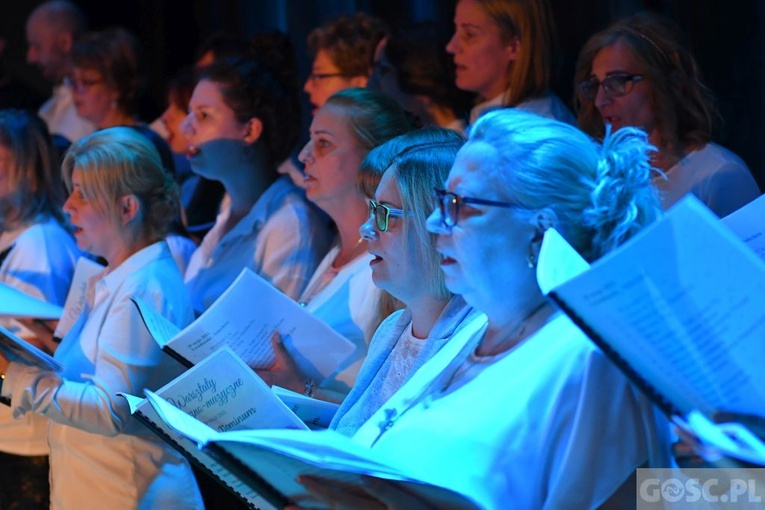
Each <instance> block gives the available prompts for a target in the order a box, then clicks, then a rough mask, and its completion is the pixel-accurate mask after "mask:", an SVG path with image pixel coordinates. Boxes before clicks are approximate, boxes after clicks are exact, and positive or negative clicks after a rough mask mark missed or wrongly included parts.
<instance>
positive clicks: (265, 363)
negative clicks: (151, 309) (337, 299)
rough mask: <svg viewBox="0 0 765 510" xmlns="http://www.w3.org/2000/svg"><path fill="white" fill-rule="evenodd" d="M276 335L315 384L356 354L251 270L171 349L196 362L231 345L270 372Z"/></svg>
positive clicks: (178, 337)
mask: <svg viewBox="0 0 765 510" xmlns="http://www.w3.org/2000/svg"><path fill="white" fill-rule="evenodd" d="M275 333H279V334H280V335H281V336H282V338H283V340H284V343H285V345H286V346H287V347H289V349H294V350H296V351H298V352H299V353H300V354H301V356H300V359H299V360H296V361H297V363H298V364H299V366H300V369H301V372H302V373H303V374H304V375H305V376H307V377H312V378H315V379H317V380H322V379H324V378H326V377H328V376H329V375H330V374H332V373H333V372H334V371H335V369H336V368H337V367H338V366H339V365H340V364H341V363H342V362H343V361H345V359H347V358H348V356H350V355H351V354H352V353H353V352H354V351H355V346H354V345H353V343H352V342H350V341H349V340H347V339H346V338H344V337H343V336H341V335H340V334H338V333H337V332H335V331H334V330H333V329H332V328H330V327H329V326H328V325H327V324H325V323H324V322H322V321H321V320H320V319H318V318H316V317H314V316H313V315H311V314H310V313H309V312H308V311H306V310H305V309H304V308H303V307H301V306H300V305H298V304H297V303H296V302H295V301H293V300H292V299H290V298H289V297H287V296H286V295H284V294H283V293H282V292H281V291H279V290H278V289H276V288H275V287H274V286H273V285H271V284H270V283H268V282H267V281H265V280H264V279H263V278H261V277H260V276H258V275H257V274H255V273H254V272H253V271H251V270H250V269H243V270H242V272H241V273H240V274H239V276H238V277H237V279H236V280H235V281H234V283H232V284H231V286H230V287H229V288H228V289H227V290H226V292H224V293H223V294H222V295H221V296H220V297H219V298H218V300H217V301H215V303H213V304H212V306H210V308H208V309H207V310H206V311H205V312H204V313H203V314H202V315H200V316H199V318H197V320H195V321H194V322H193V323H191V324H190V325H189V326H187V327H186V328H185V329H184V330H182V331H181V332H180V333H178V334H177V335H176V336H175V337H174V338H173V339H172V340H170V341H169V342H168V344H167V345H168V347H170V348H171V349H173V350H174V351H176V352H177V353H178V354H180V355H181V356H183V357H184V358H186V359H187V360H189V361H191V362H192V363H198V362H199V361H201V360H202V359H204V358H205V357H207V356H209V355H210V354H212V353H213V352H214V351H215V350H216V349H218V348H219V347H221V346H223V345H227V346H229V347H230V348H231V349H232V350H233V351H234V352H235V353H237V355H239V356H240V357H241V358H242V359H243V360H244V361H245V363H247V365H249V366H250V367H253V368H268V367H270V366H271V365H272V364H273V363H274V360H275V357H274V351H273V347H272V345H271V339H272V337H273V336H274V334H275Z"/></svg>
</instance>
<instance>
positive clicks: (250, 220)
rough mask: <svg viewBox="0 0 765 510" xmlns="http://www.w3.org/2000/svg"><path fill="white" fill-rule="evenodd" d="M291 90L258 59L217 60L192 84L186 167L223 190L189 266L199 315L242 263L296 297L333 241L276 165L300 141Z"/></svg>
mask: <svg viewBox="0 0 765 510" xmlns="http://www.w3.org/2000/svg"><path fill="white" fill-rule="evenodd" d="M296 94H297V92H296V91H294V90H291V89H290V88H288V87H285V86H284V85H283V84H282V83H281V82H280V81H279V80H277V79H276V78H275V77H274V76H273V74H272V73H271V72H270V71H269V70H268V68H267V67H266V66H264V65H262V64H261V63H260V62H259V61H258V60H257V59H236V60H226V59H224V60H219V61H217V62H215V63H213V64H211V65H210V66H209V67H206V68H205V69H204V70H203V71H202V74H201V76H200V80H199V82H198V83H197V85H196V87H195V88H194V93H193V95H192V96H191V101H190V103H189V114H188V116H187V117H186V120H184V122H183V124H182V129H183V133H184V135H185V137H186V141H187V155H188V157H189V160H190V162H191V169H192V170H193V171H194V172H195V173H197V174H199V175H201V176H202V177H205V178H207V179H210V180H214V181H218V182H220V183H221V184H223V187H224V188H225V190H226V193H227V197H228V201H227V204H225V205H224V206H222V211H221V213H220V214H219V215H218V218H217V219H216V222H215V225H214V226H213V228H212V229H211V230H210V231H209V232H208V233H207V235H206V236H205V238H204V239H203V240H202V243H201V244H200V246H199V248H198V249H197V251H196V252H195V253H194V255H193V257H192V258H191V262H190V263H189V267H188V269H187V270H186V275H185V280H186V285H187V288H188V289H189V292H190V293H191V297H192V301H193V302H194V308H195V310H196V311H197V312H199V313H201V312H203V311H204V310H206V309H207V308H208V307H209V306H210V305H211V304H212V303H213V302H214V301H215V300H216V299H217V298H218V297H219V296H220V295H221V294H222V293H223V292H224V291H225V290H226V289H227V288H228V286H229V285H230V284H231V283H233V281H234V280H235V279H236V277H237V276H238V275H239V273H240V272H241V271H242V269H243V268H245V267H247V268H250V269H252V270H253V271H254V272H256V273H257V274H259V275H260V276H261V277H263V278H264V279H265V280H267V281H269V282H270V283H272V284H273V285H274V286H275V287H276V288H278V289H279V290H281V291H282V292H284V293H285V294H286V295H288V296H290V297H291V298H293V299H296V298H298V297H299V296H300V294H301V293H302V292H303V289H305V287H306V284H307V283H308V280H309V279H310V278H311V275H312V274H313V272H314V270H315V269H316V267H317V265H318V263H319V261H320V260H321V257H323V256H324V254H325V253H326V251H327V249H328V248H329V244H330V243H331V241H332V234H331V232H330V231H329V228H328V224H327V220H326V218H325V217H324V216H323V215H322V214H321V213H320V212H319V211H318V210H317V209H316V208H314V207H313V206H312V205H311V204H309V203H308V202H307V201H306V199H305V194H304V192H303V191H302V190H301V189H299V188H298V187H296V186H295V185H294V184H293V183H292V181H291V180H290V178H289V177H288V176H282V177H278V174H277V172H276V166H277V165H278V164H279V163H281V162H282V161H283V160H284V159H285V158H286V157H287V155H288V154H289V152H290V150H291V149H292V146H293V145H294V144H295V141H296V139H297V133H298V129H299V127H300V121H299V107H298V101H297V98H296Z"/></svg>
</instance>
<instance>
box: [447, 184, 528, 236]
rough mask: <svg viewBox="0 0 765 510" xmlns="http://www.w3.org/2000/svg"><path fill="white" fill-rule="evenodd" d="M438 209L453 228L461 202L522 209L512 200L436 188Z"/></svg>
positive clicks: (448, 225) (458, 215)
mask: <svg viewBox="0 0 765 510" xmlns="http://www.w3.org/2000/svg"><path fill="white" fill-rule="evenodd" d="M433 192H434V194H435V196H436V201H437V202H438V210H439V211H440V212H441V221H442V222H443V224H444V226H445V227H448V228H452V227H453V226H455V225H456V224H457V222H458V221H459V219H460V204H475V205H489V206H492V207H504V208H506V209H522V208H523V207H522V206H521V205H519V204H513V203H510V202H497V201H496V200H484V199H483V198H472V197H461V196H459V195H457V194H455V193H452V192H451V191H446V190H445V189H439V188H435V189H434V190H433Z"/></svg>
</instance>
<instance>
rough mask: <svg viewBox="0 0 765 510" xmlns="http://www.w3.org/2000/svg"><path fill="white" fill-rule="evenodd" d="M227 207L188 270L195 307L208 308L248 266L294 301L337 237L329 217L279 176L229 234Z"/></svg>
mask: <svg viewBox="0 0 765 510" xmlns="http://www.w3.org/2000/svg"><path fill="white" fill-rule="evenodd" d="M229 213H230V209H229V208H225V209H223V210H222V211H221V213H220V214H219V215H218V218H217V220H216V221H215V226H214V227H213V228H212V229H211V230H210V231H209V232H208V233H207V235H206V236H205V238H204V239H203V240H202V243H201V244H200V245H199V248H198V249H197V251H196V252H195V253H194V255H193V256H192V257H191V260H190V261H189V265H188V268H187V269H186V275H185V278H184V279H185V281H186V287H187V288H188V289H189V292H190V294H191V299H192V303H193V305H194V310H196V311H197V313H201V312H203V311H205V310H206V309H207V308H208V307H209V306H210V305H211V304H213V303H214V302H215V300H216V299H218V297H220V295H221V294H223V292H224V291H225V290H226V289H227V288H228V286H229V285H231V284H232V283H233V282H234V280H235V279H236V277H237V276H239V273H240V272H241V271H242V269H244V268H245V267H248V268H250V269H252V270H253V271H254V272H256V273H258V274H259V275H260V276H262V277H263V278H265V279H266V280H267V281H270V282H271V283H273V285H274V286H275V287H276V288H278V289H279V290H281V291H282V292H284V293H285V294H287V295H288V296H290V297H291V298H293V299H295V298H297V297H298V296H300V293H301V292H303V289H304V288H305V286H306V284H307V283H308V279H309V278H310V277H311V275H312V274H313V271H314V269H316V266H317V264H318V263H319V261H320V260H321V257H322V256H323V255H324V254H325V253H326V252H327V249H328V248H329V245H330V243H331V241H332V236H331V234H330V233H329V227H328V224H327V221H326V219H325V218H324V217H323V216H322V215H321V213H320V212H319V211H318V210H317V209H316V208H315V207H314V206H312V205H311V204H310V203H308V201H307V200H306V198H305V194H304V192H303V191H302V190H300V189H299V188H297V187H296V186H295V185H294V184H292V182H291V181H290V179H289V177H280V178H279V179H277V180H276V182H274V183H273V184H272V185H271V186H270V187H269V188H268V189H267V190H266V191H265V192H264V193H263V194H262V195H261V196H260V198H259V199H258V201H257V202H255V205H253V206H252V209H251V210H250V212H249V213H248V214H247V215H246V216H245V217H244V218H242V219H241V220H239V223H237V224H236V226H235V227H234V228H232V229H231V230H230V231H229V232H227V233H226V234H225V235H222V232H223V227H224V225H225V223H226V219H227V218H228V215H229Z"/></svg>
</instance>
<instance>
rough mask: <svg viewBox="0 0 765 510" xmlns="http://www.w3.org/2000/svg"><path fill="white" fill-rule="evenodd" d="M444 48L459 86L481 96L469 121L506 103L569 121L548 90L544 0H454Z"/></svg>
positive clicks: (549, 32)
mask: <svg viewBox="0 0 765 510" xmlns="http://www.w3.org/2000/svg"><path fill="white" fill-rule="evenodd" d="M454 25H455V31H454V35H453V36H452V38H451V40H450V41H449V44H447V45H446V51H448V52H449V53H451V54H452V55H453V56H454V64H455V66H456V73H457V79H456V84H457V87H459V88H460V89H462V90H466V91H470V92H475V93H477V94H478V97H479V99H480V101H481V103H479V104H478V105H477V106H475V107H474V108H473V110H472V111H471V113H470V122H471V123H473V122H475V119H476V118H477V117H478V116H479V115H481V114H482V113H484V112H485V111H488V110H490V109H494V108H497V107H512V108H518V109H520V110H524V111H528V112H531V113H536V114H538V115H542V116H545V117H550V118H553V119H558V120H561V121H564V122H568V123H570V124H574V122H575V119H574V116H573V115H572V114H571V112H570V111H569V109H568V107H567V106H566V105H565V104H563V102H562V101H561V100H560V99H558V97H557V96H555V95H554V94H553V93H551V92H550V76H551V74H552V62H553V32H554V27H553V17H552V9H551V8H550V5H549V3H548V1H547V0H459V1H458V2H457V8H456V11H455V14H454Z"/></svg>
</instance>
